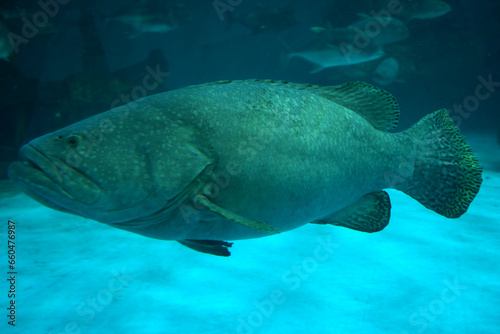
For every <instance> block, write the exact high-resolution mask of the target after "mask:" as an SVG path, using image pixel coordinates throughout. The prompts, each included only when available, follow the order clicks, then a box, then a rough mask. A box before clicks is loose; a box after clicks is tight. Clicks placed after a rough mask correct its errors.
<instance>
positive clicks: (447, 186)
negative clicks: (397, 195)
mask: <svg viewBox="0 0 500 334" xmlns="http://www.w3.org/2000/svg"><path fill="white" fill-rule="evenodd" d="M403 134H405V135H407V136H408V137H410V138H411V140H412V142H413V143H414V145H416V147H414V152H412V153H413V154H412V156H413V157H414V161H413V163H412V165H413V173H412V175H411V177H410V178H408V179H407V180H406V181H407V182H404V183H403V184H400V185H399V186H398V187H397V188H398V189H399V190H401V191H403V192H404V193H406V194H407V195H409V196H411V197H413V198H414V199H416V200H417V201H419V202H420V203H421V204H422V205H423V206H425V207H426V208H428V209H431V210H433V211H435V212H437V213H439V214H440V215H443V216H445V217H448V218H458V217H460V216H461V215H462V214H464V213H465V212H466V211H467V209H468V207H469V205H470V203H471V202H472V200H473V199H474V197H475V196H476V194H477V192H478V191H479V187H480V186H481V182H482V178H481V172H482V168H481V166H479V163H478V160H477V158H476V157H475V156H474V154H473V153H472V150H471V148H470V146H469V145H467V143H466V142H465V138H464V137H463V136H462V134H461V133H460V130H459V129H458V128H457V127H456V126H455V125H454V124H453V121H452V120H451V118H450V117H449V115H448V112H447V111H446V109H442V110H438V111H436V112H434V113H432V114H430V115H427V116H426V117H424V118H423V119H422V120H420V121H419V122H418V123H417V124H415V125H414V126H413V127H411V128H410V129H408V130H406V131H405V132H403Z"/></svg>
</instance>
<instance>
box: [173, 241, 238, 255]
mask: <svg viewBox="0 0 500 334" xmlns="http://www.w3.org/2000/svg"><path fill="white" fill-rule="evenodd" d="M178 242H179V243H180V244H182V245H184V246H186V247H189V248H191V249H194V250H195V251H197V252H201V253H207V254H212V255H217V256H229V255H231V253H230V252H229V250H228V247H231V246H232V245H233V243H232V242H226V241H220V240H194V239H185V240H178Z"/></svg>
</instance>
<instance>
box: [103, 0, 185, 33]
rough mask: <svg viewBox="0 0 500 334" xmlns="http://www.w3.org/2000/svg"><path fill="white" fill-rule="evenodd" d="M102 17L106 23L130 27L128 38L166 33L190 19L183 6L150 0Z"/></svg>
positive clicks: (144, 0) (143, 0)
mask: <svg viewBox="0 0 500 334" xmlns="http://www.w3.org/2000/svg"><path fill="white" fill-rule="evenodd" d="M103 17H104V19H105V20H106V21H107V22H109V21H118V22H121V23H124V24H126V25H129V26H131V27H132V28H133V29H134V32H133V33H132V34H130V36H129V37H130V38H135V37H138V36H141V35H142V34H144V33H166V32H169V31H171V30H174V29H176V28H178V27H179V25H180V24H182V23H185V22H187V21H189V20H190V19H191V16H190V14H189V13H188V12H187V11H186V8H185V6H184V5H183V4H178V3H177V4H172V5H169V4H168V3H163V2H156V1H151V0H142V1H140V2H138V3H133V4H131V5H128V6H125V7H124V8H122V9H121V10H119V11H118V12H116V13H114V14H112V15H107V16H106V15H104V16H103Z"/></svg>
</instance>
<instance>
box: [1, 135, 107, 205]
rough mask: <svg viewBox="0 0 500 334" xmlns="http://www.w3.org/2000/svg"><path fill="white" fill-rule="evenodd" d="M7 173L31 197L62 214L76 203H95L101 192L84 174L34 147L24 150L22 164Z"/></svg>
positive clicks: (12, 166)
mask: <svg viewBox="0 0 500 334" xmlns="http://www.w3.org/2000/svg"><path fill="white" fill-rule="evenodd" d="M8 174H9V177H10V178H11V179H12V180H14V181H15V182H16V183H18V184H19V185H20V186H21V187H22V188H23V190H24V191H25V192H26V193H27V194H28V195H30V196H31V197H33V198H34V199H36V200H37V201H39V202H41V203H42V204H44V205H47V206H49V207H52V208H55V209H57V210H61V211H68V210H69V209H68V208H69V207H74V206H75V204H74V203H75V202H79V203H80V204H92V203H94V202H96V201H97V200H98V198H99V196H100V193H101V189H100V188H99V186H98V185H97V184H96V183H95V182H93V181H92V180H90V179H89V178H88V177H87V176H86V175H85V174H83V173H82V172H81V171H79V170H77V169H76V168H75V167H73V166H71V165H69V164H68V163H66V162H65V161H64V160H63V159H60V158H58V157H56V156H54V155H47V154H44V153H43V152H42V151H40V150H38V149H36V148H35V147H34V146H33V145H31V144H26V145H24V146H23V147H21V149H20V150H19V161H15V162H13V163H12V164H10V166H9V170H8ZM54 206H56V207H54ZM69 211H70V212H73V211H72V210H69Z"/></svg>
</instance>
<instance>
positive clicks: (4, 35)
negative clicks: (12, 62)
mask: <svg viewBox="0 0 500 334" xmlns="http://www.w3.org/2000/svg"><path fill="white" fill-rule="evenodd" d="M9 33H10V31H9V28H7V26H6V25H5V23H3V22H2V21H1V20H0V59H3V60H5V61H9V58H10V56H11V55H12V53H14V48H13V46H12V43H11V41H10V39H9Z"/></svg>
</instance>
